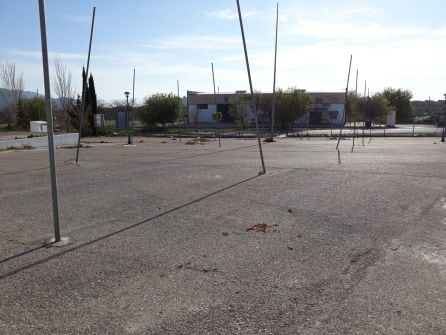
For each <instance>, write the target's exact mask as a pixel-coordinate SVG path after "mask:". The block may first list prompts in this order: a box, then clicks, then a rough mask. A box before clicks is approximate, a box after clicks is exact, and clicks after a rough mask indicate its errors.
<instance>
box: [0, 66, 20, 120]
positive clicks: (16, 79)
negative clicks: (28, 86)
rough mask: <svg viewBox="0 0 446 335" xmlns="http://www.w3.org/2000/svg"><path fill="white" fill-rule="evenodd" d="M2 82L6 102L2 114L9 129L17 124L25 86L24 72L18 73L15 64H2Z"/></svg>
mask: <svg viewBox="0 0 446 335" xmlns="http://www.w3.org/2000/svg"><path fill="white" fill-rule="evenodd" d="M0 81H1V85H2V88H4V89H5V90H4V91H3V94H2V95H3V99H4V101H5V102H6V108H5V109H4V110H3V112H2V117H3V119H4V121H5V122H6V123H7V124H8V128H11V125H13V124H15V123H16V122H17V112H18V108H19V103H20V101H21V100H22V96H23V90H24V89H25V84H24V82H23V72H20V73H17V71H16V66H15V63H9V62H6V63H1V64H0Z"/></svg>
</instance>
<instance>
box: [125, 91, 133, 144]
mask: <svg viewBox="0 0 446 335" xmlns="http://www.w3.org/2000/svg"><path fill="white" fill-rule="evenodd" d="M125 97H126V99H127V107H126V116H127V145H131V144H132V140H131V138H130V117H129V92H125Z"/></svg>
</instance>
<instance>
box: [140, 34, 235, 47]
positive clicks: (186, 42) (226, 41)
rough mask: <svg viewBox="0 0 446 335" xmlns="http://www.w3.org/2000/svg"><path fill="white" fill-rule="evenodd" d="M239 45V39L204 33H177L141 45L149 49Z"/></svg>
mask: <svg viewBox="0 0 446 335" xmlns="http://www.w3.org/2000/svg"><path fill="white" fill-rule="evenodd" d="M239 46H240V39H238V38H235V37H234V38H232V37H223V36H211V35H209V36H206V35H178V36H168V37H164V38H160V39H157V40H154V41H152V42H149V43H146V44H145V45H143V47H145V48H149V49H174V50H180V49H186V50H188V49H201V50H216V49H218V50H226V49H232V48H236V47H239Z"/></svg>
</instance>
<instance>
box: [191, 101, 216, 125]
mask: <svg viewBox="0 0 446 335" xmlns="http://www.w3.org/2000/svg"><path fill="white" fill-rule="evenodd" d="M215 112H217V106H216V105H208V108H207V109H198V108H197V105H189V120H190V122H193V120H195V117H194V114H195V113H198V120H197V122H199V123H210V122H215V121H214V120H213V119H212V114H214V113H215Z"/></svg>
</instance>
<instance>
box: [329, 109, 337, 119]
mask: <svg viewBox="0 0 446 335" xmlns="http://www.w3.org/2000/svg"><path fill="white" fill-rule="evenodd" d="M328 113H329V114H330V119H337V118H338V115H339V112H338V111H329V112H328Z"/></svg>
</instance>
